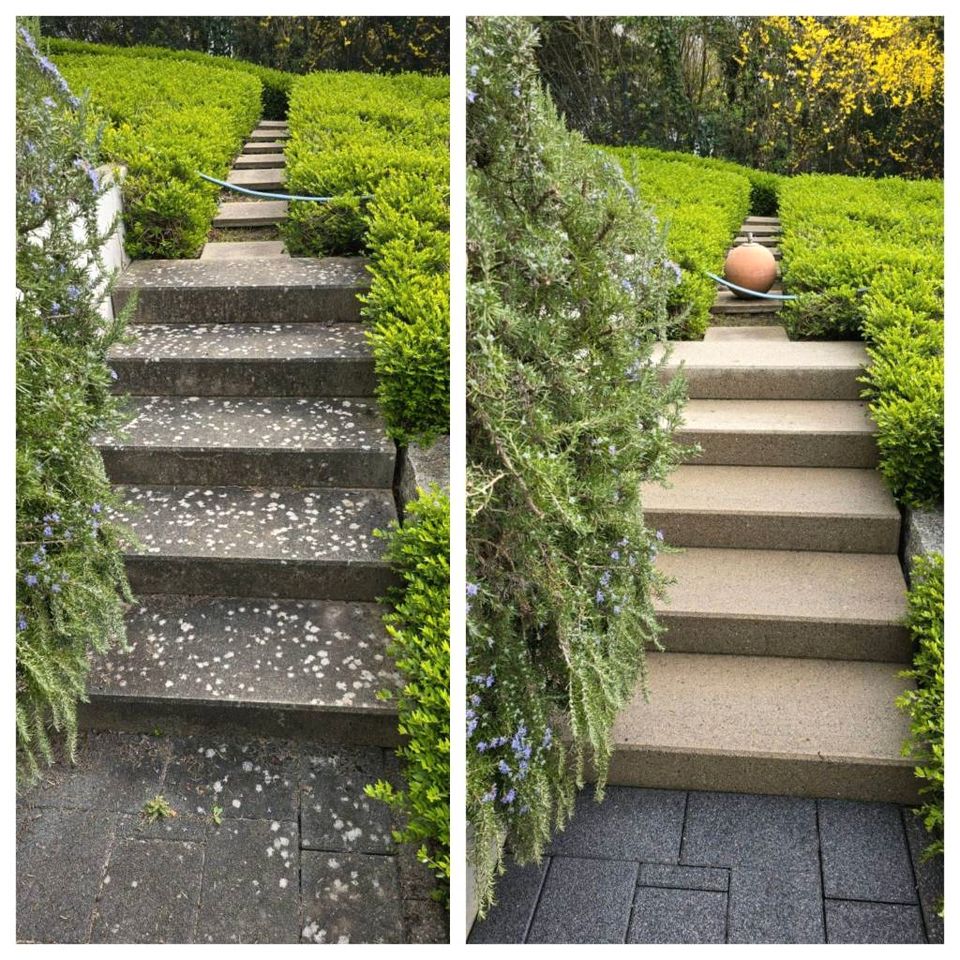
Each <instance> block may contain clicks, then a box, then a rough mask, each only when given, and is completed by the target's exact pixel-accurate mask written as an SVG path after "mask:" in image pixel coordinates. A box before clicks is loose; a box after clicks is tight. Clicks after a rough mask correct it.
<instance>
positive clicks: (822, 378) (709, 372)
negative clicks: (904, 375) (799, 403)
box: [657, 326, 868, 400]
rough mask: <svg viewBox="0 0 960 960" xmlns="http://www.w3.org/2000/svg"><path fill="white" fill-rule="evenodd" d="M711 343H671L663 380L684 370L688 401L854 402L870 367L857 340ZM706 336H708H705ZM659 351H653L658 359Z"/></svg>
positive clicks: (781, 337)
mask: <svg viewBox="0 0 960 960" xmlns="http://www.w3.org/2000/svg"><path fill="white" fill-rule="evenodd" d="M771 329H773V330H775V331H776V335H775V337H774V338H773V342H771V341H769V340H762V339H755V338H754V339H743V338H741V339H730V338H729V335H728V337H727V340H726V341H723V342H715V339H710V340H707V339H706V338H705V339H704V340H703V341H702V342H701V341H689V340H688V341H682V342H674V343H671V344H670V356H669V358H668V360H667V363H666V364H665V365H664V367H663V376H664V378H665V379H666V378H669V377H671V376H673V375H674V374H676V373H677V371H678V370H681V369H682V371H683V374H684V376H685V377H686V380H687V386H688V390H689V396H690V397H692V398H695V399H709V400H858V399H859V398H860V392H861V390H862V389H863V386H862V385H861V384H860V383H859V380H858V378H859V377H860V376H862V374H863V370H864V368H865V366H866V365H867V362H868V357H867V351H866V347H865V346H864V345H863V343H861V342H859V341H833V342H830V341H812V340H808V341H804V342H793V343H791V342H789V341H787V342H784V341H785V340H786V333H785V332H784V330H783V327H779V326H778V327H775V328H771ZM709 332H710V331H708V334H709ZM662 352H663V349H662V348H660V349H658V350H657V354H658V355H660V354H662Z"/></svg>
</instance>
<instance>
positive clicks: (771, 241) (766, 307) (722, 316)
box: [710, 216, 783, 327]
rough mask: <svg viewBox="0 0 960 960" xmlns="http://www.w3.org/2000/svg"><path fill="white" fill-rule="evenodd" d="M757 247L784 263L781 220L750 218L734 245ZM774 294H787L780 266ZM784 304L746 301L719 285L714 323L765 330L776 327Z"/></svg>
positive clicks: (771, 291)
mask: <svg viewBox="0 0 960 960" xmlns="http://www.w3.org/2000/svg"><path fill="white" fill-rule="evenodd" d="M751 236H752V237H753V242H754V243H759V244H760V245H761V246H763V247H767V248H768V249H769V250H770V252H771V253H772V254H773V256H774V258H775V259H776V260H778V261H779V260H780V257H781V254H780V219H779V218H778V217H752V216H751V217H747V219H746V220H744V221H743V226H742V227H741V228H740V232H739V233H738V234H737V236H736V237H735V238H734V241H733V245H734V246H740V245H741V244H743V243H748V242H749V241H750V237H751ZM770 293H783V284H782V283H781V281H780V271H779V264H778V268H777V282H776V283H775V284H774V285H773V287H772V289H771V290H770ZM780 307H781V304H780V303H778V302H777V301H776V300H742V299H741V298H740V297H737V296H734V294H733V293H732V292H731V291H730V290H729V289H728V288H727V287H725V286H723V285H721V284H717V297H716V300H714V302H713V306H712V307H711V308H710V314H711V316H712V317H713V322H714V323H715V324H717V325H721V324H722V325H723V326H725V327H763V326H769V325H771V324H776V322H777V315H778V314H779V313H780Z"/></svg>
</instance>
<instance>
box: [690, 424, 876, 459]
mask: <svg viewBox="0 0 960 960" xmlns="http://www.w3.org/2000/svg"><path fill="white" fill-rule="evenodd" d="M675 436H676V439H677V440H678V441H679V442H680V443H685V444H686V443H698V444H700V447H701V448H702V453H701V454H700V456H699V457H696V458H694V459H693V460H691V462H692V463H702V464H710V465H717V466H741V467H856V468H860V469H872V468H873V467H875V466H876V465H877V445H876V443H875V441H874V439H873V436H872V435H870V434H863V433H856V434H846V433H838V434H799V435H798V434H789V435H788V434H775V433H759V432H758V433H750V434H745V433H722V432H719V431H709V432H707V431H698V430H693V429H690V428H689V427H681V428H680V429H679V430H678V431H677V433H676V435H675Z"/></svg>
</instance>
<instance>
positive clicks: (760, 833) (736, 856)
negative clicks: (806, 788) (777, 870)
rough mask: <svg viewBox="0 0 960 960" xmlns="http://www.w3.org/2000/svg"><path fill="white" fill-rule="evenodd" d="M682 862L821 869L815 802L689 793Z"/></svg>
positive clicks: (796, 798) (740, 794)
mask: <svg viewBox="0 0 960 960" xmlns="http://www.w3.org/2000/svg"><path fill="white" fill-rule="evenodd" d="M680 859H681V861H682V862H683V863H685V864H703V865H709V866H717V867H731V866H734V865H736V864H743V865H755V866H765V865H767V866H782V867H783V868H804V869H810V868H813V867H817V868H818V869H819V854H818V841H817V815H816V801H814V800H808V799H805V798H802V797H767V796H754V795H751V794H742V793H691V794H690V799H689V802H688V805H687V821H686V826H685V828H684V835H683V848H682V853H681V858H680Z"/></svg>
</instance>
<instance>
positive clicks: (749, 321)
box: [715, 310, 780, 329]
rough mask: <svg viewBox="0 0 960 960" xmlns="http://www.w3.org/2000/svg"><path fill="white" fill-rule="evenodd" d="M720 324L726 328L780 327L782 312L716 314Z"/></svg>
mask: <svg viewBox="0 0 960 960" xmlns="http://www.w3.org/2000/svg"><path fill="white" fill-rule="evenodd" d="M715 319H716V321H717V323H718V324H720V325H722V326H724V327H756V328H759V329H762V328H764V327H774V326H780V312H779V311H778V310H777V311H764V312H761V313H721V314H716V315H715Z"/></svg>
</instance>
